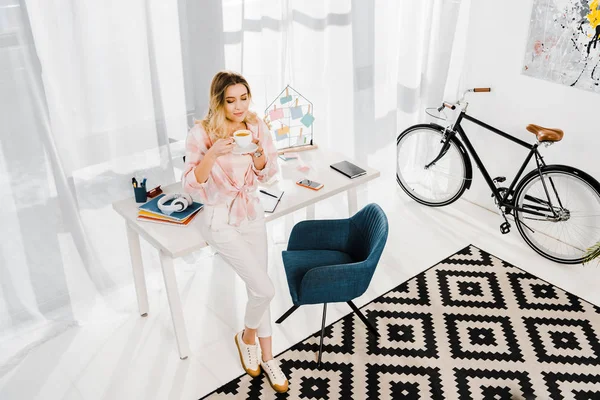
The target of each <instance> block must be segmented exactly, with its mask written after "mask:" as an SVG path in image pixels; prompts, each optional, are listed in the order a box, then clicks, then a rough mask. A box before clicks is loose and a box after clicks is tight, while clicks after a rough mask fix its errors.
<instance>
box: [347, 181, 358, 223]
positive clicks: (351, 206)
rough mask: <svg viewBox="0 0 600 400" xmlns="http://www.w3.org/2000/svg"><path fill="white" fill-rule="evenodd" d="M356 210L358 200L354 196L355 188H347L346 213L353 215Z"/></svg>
mask: <svg viewBox="0 0 600 400" xmlns="http://www.w3.org/2000/svg"><path fill="white" fill-rule="evenodd" d="M357 211H358V200H357V198H356V188H350V189H348V214H350V216H353V215H354V214H356V212H357Z"/></svg>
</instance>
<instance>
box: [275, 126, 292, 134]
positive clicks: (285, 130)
mask: <svg viewBox="0 0 600 400" xmlns="http://www.w3.org/2000/svg"><path fill="white" fill-rule="evenodd" d="M286 133H290V127H289V126H282V127H281V128H279V129H277V135H285V134H286Z"/></svg>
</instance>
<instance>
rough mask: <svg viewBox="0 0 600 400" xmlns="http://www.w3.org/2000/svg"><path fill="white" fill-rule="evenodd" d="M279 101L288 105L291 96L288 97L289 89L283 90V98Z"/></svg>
mask: <svg viewBox="0 0 600 400" xmlns="http://www.w3.org/2000/svg"><path fill="white" fill-rule="evenodd" d="M279 101H280V102H281V104H285V103H289V102H290V101H292V96H291V95H290V89H289V88H287V87H286V88H285V96H283V97H282V98H280V99H279Z"/></svg>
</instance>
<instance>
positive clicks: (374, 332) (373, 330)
mask: <svg viewBox="0 0 600 400" xmlns="http://www.w3.org/2000/svg"><path fill="white" fill-rule="evenodd" d="M348 305H349V306H350V308H352V311H354V312H355V313H356V315H358V318H360V320H361V321H362V322H364V323H365V325H366V326H367V328H368V329H369V330H370V331H371V333H372V334H373V335H375V336H379V332H377V329H375V327H374V326H373V325H372V324H371V323H370V322H369V320H368V319H367V318H366V317H365V316H364V315H363V313H361V312H360V310H359V309H358V307H356V305H355V304H354V303H353V302H352V301H348Z"/></svg>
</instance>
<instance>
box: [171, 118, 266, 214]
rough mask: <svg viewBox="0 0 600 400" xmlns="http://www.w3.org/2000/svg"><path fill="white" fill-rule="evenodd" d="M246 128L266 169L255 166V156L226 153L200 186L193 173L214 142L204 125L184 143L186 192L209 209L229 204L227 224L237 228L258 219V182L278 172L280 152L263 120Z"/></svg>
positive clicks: (192, 131)
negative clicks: (263, 158) (247, 220)
mask: <svg viewBox="0 0 600 400" xmlns="http://www.w3.org/2000/svg"><path fill="white" fill-rule="evenodd" d="M247 125H248V129H249V130H250V131H251V132H252V138H253V139H258V142H259V144H260V145H261V146H262V148H263V150H264V154H265V156H266V158H267V160H266V164H265V167H264V168H263V169H262V170H260V171H259V170H257V169H256V168H255V167H254V162H253V160H252V154H245V155H236V154H227V155H225V156H221V157H219V158H217V161H216V162H215V164H214V166H213V168H212V170H211V171H210V174H209V175H208V179H207V180H206V182H204V183H199V182H198V180H197V179H196V174H195V173H194V171H195V169H196V166H197V165H198V164H200V161H202V159H203V158H204V155H205V154H206V152H207V151H208V149H210V147H211V146H212V140H211V139H210V136H209V135H208V134H207V133H206V131H205V130H204V127H203V126H202V124H201V123H197V124H195V125H194V126H193V127H192V129H190V131H189V132H188V135H187V139H186V143H185V166H184V170H183V176H182V179H181V181H182V184H183V190H184V191H186V192H188V193H190V194H191V195H193V196H194V197H195V198H196V199H197V200H199V201H200V202H201V203H204V204H206V205H209V206H215V205H220V204H226V205H227V207H228V209H229V222H228V223H229V224H230V225H234V226H239V225H240V224H241V222H242V221H244V220H245V219H249V220H253V219H255V218H256V217H257V215H256V206H257V205H258V204H259V199H258V196H257V194H256V189H257V187H258V181H260V182H265V181H268V180H269V179H270V178H271V177H272V176H273V175H275V174H276V173H277V171H278V165H277V149H276V148H275V145H274V144H273V139H272V138H271V134H270V132H269V129H268V128H267V125H266V124H265V123H264V122H263V121H261V120H259V122H258V125H252V124H249V123H248V124H247Z"/></svg>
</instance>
